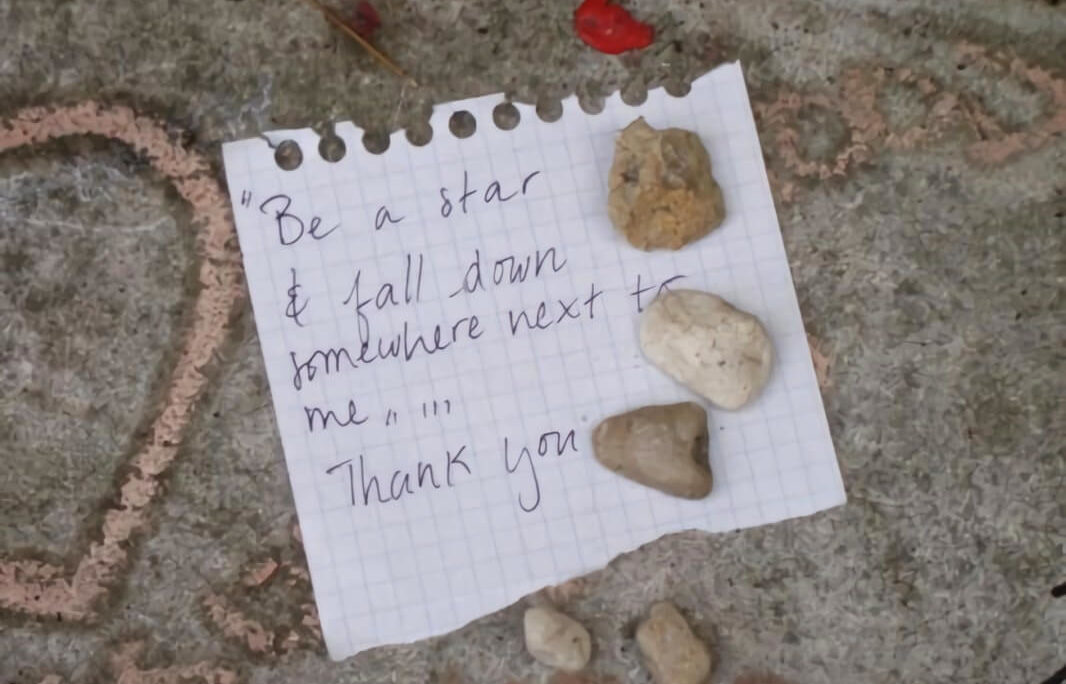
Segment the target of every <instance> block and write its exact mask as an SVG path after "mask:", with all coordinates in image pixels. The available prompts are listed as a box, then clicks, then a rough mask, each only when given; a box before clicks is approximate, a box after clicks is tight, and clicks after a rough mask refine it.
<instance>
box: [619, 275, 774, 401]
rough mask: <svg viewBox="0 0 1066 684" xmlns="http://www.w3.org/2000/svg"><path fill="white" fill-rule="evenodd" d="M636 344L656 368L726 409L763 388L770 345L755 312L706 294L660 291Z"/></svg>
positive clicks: (770, 362) (770, 360)
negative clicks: (738, 307)
mask: <svg viewBox="0 0 1066 684" xmlns="http://www.w3.org/2000/svg"><path fill="white" fill-rule="evenodd" d="M640 346H641V349H643V350H644V355H645V356H646V357H647V358H648V360H649V361H651V362H652V363H653V364H655V365H656V366H657V367H658V368H659V369H660V370H662V371H663V372H665V373H666V374H668V375H670V376H671V377H673V378H674V379H675V380H677V381H678V382H680V383H681V384H683V385H685V386H686V387H688V388H689V389H691V390H692V391H693V392H696V393H697V394H700V395H702V396H704V397H706V398H707V399H709V400H710V401H711V402H713V403H714V404H716V405H718V406H720V407H722V408H725V409H738V408H740V407H742V406H744V405H745V404H747V403H748V402H750V401H751V400H752V399H754V398H755V397H756V396H758V395H759V392H761V391H762V389H763V387H765V386H766V382H767V381H768V380H769V379H770V370H771V368H772V367H773V347H772V345H771V343H770V336H769V335H767V334H766V329H765V328H764V327H763V325H762V323H760V322H759V319H757V318H756V317H755V316H752V315H751V314H749V313H746V312H744V311H741V310H739V309H736V308H734V307H733V306H732V305H730V304H729V302H727V301H725V300H724V299H722V298H721V297H718V296H716V295H713V294H710V293H709V292H699V291H696V290H674V291H672V292H666V293H663V294H662V295H660V296H659V297H658V298H656V300H655V301H654V302H652V304H651V305H650V306H649V307H648V308H647V310H646V311H645V312H644V315H643V317H642V318H641V322H640Z"/></svg>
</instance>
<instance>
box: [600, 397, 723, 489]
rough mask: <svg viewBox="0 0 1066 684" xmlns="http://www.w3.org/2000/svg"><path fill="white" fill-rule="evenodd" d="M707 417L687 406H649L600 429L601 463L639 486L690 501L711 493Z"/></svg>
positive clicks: (613, 418) (695, 407)
mask: <svg viewBox="0 0 1066 684" xmlns="http://www.w3.org/2000/svg"><path fill="white" fill-rule="evenodd" d="M707 442H708V437H707V412H706V411H705V410H704V409H703V407H702V406H700V405H699V404H694V403H692V402H684V403H681V404H669V405H665V406H645V407H643V408H639V409H635V410H633V411H629V412H627V413H622V414H619V415H617V416H611V417H610V418H608V419H606V420H604V421H603V422H602V423H600V424H599V425H597V426H596V429H595V430H594V431H593V433H592V446H593V451H594V452H595V454H596V460H597V461H599V462H600V463H602V464H603V465H604V466H606V467H607V468H610V469H611V470H613V471H615V472H616V473H618V474H619V475H622V476H623V477H626V478H629V479H630V480H633V481H634V482H639V483H641V484H643V485H647V486H649V487H654V488H655V489H658V490H660V491H663V492H666V493H667V494H672V495H674V496H680V497H683V498H686V499H701V498H703V497H705V496H707V495H708V494H710V492H711V484H712V478H711V468H710V466H709V465H708V462H707Z"/></svg>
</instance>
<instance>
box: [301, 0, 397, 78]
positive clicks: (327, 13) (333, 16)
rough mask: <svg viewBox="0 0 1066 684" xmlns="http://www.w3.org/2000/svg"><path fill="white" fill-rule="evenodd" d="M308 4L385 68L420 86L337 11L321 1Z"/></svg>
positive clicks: (314, 0)
mask: <svg viewBox="0 0 1066 684" xmlns="http://www.w3.org/2000/svg"><path fill="white" fill-rule="evenodd" d="M307 3H308V4H309V5H311V6H312V7H314V8H315V9H317V10H318V11H319V12H321V13H322V16H323V17H325V18H326V20H327V21H329V22H330V23H331V24H333V25H334V26H336V27H337V28H339V29H340V30H342V31H344V32H345V33H347V34H348V35H349V36H350V37H351V38H352V40H354V41H355V42H357V43H359V45H360V46H362V48H363V49H364V50H366V51H367V52H369V53H370V56H371V57H373V58H374V59H376V60H377V61H378V62H380V63H381V65H382V66H384V67H385V68H386V69H388V70H389V71H391V72H392V73H394V74H396V75H397V76H399V77H400V78H403V79H406V80H407V82H408V83H410V84H411V85H413V86H418V81H416V80H415V79H413V78H411V77H410V76H408V75H407V72H405V71H404V70H403V69H401V68H400V67H399V65H397V64H396V62H394V61H392V60H391V59H389V56H388V55H386V54H385V53H384V52H382V51H381V50H379V49H377V48H376V47H374V45H373V44H372V43H371V42H370V41H369V40H367V39H366V38H363V37H362V36H361V35H359V34H358V33H357V32H356V30H355V29H353V28H352V27H351V26H349V25H348V23H347V22H346V21H344V18H343V17H341V16H340V15H339V14H337V11H336V10H334V9H333V8H331V7H328V6H326V5H323V4H322V3H321V2H319V0H307Z"/></svg>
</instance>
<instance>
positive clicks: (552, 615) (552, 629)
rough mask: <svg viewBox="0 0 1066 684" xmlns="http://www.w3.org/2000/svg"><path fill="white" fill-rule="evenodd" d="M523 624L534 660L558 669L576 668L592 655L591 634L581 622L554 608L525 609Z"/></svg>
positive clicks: (585, 662)
mask: <svg viewBox="0 0 1066 684" xmlns="http://www.w3.org/2000/svg"><path fill="white" fill-rule="evenodd" d="M523 626H524V629H525V634H526V650H528V651H529V654H530V655H531V656H533V657H534V658H535V659H536V660H537V661H539V662H541V663H543V664H545V665H547V666H549V667H554V668H557V669H559V670H565V671H567V672H577V671H578V670H580V669H581V668H583V667H585V665H587V664H588V662H589V658H590V657H591V656H592V637H590V636H589V632H588V630H587V629H585V628H584V627H583V626H582V625H581V623H580V622H578V621H577V620H574V619H573V618H570V617H568V616H566V615H563V614H562V613H560V612H559V611H557V610H555V609H554V608H549V607H547V606H534V607H533V608H530V609H528V610H526V614H525V618H524V619H523Z"/></svg>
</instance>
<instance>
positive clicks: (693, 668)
mask: <svg viewBox="0 0 1066 684" xmlns="http://www.w3.org/2000/svg"><path fill="white" fill-rule="evenodd" d="M637 646H638V647H639V648H640V654H641V655H642V656H644V664H645V665H646V666H647V667H648V671H649V672H651V676H652V679H653V680H655V684H704V682H706V681H707V678H708V677H709V676H710V675H711V653H710V651H709V650H708V649H707V645H706V644H704V643H703V642H702V641H700V640H699V638H698V637H697V636H696V635H695V634H693V633H692V629H691V628H690V627H689V626H688V623H687V622H685V618H684V617H683V616H682V615H681V613H680V612H679V611H678V610H677V608H676V607H674V604H672V603H670V602H668V601H660V602H659V603H656V604H655V605H653V606H652V607H651V610H650V611H649V613H648V618H647V619H646V620H644V622H642V623H640V626H639V627H637Z"/></svg>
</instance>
